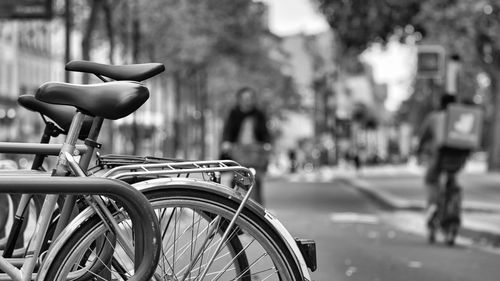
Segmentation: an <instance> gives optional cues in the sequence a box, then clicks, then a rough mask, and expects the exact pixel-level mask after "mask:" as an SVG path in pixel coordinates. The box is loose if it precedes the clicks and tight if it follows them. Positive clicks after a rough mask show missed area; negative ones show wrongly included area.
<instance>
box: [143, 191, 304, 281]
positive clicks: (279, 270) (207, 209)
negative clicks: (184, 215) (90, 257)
mask: <svg viewBox="0 0 500 281" xmlns="http://www.w3.org/2000/svg"><path fill="white" fill-rule="evenodd" d="M145 195H146V197H147V198H148V199H149V201H150V202H151V204H152V205H153V209H155V210H159V209H162V208H163V209H165V208H168V207H169V206H170V207H175V208H180V207H184V208H186V207H187V208H192V209H194V210H197V212H198V213H205V214H210V216H214V215H215V216H216V215H221V216H222V217H223V218H224V219H225V220H226V222H227V221H229V220H230V219H231V218H232V216H233V214H234V213H235V212H236V210H237V208H238V207H239V204H238V202H235V201H234V200H232V199H230V198H229V197H224V196H221V195H220V194H215V193H213V192H209V191H206V190H190V189H184V188H169V189H160V190H155V191H150V192H147V193H146V194H145ZM161 206H163V207H161ZM159 219H160V229H163V228H164V225H165V224H164V221H165V220H164V219H163V220H162V219H161V218H159ZM233 228H234V229H232V232H231V237H234V238H233V239H237V240H239V241H241V244H242V245H243V249H245V252H244V253H242V254H243V255H245V256H246V258H247V259H248V267H247V268H241V269H239V271H243V273H244V274H243V275H242V274H238V275H236V277H233V276H231V277H230V276H227V275H230V270H228V268H226V267H227V264H226V265H225V266H222V269H223V270H226V271H227V272H226V273H228V274H227V275H220V272H221V269H220V268H217V266H215V268H213V269H212V270H213V272H211V273H209V274H207V279H206V280H212V277H214V275H215V276H216V277H217V279H215V280H219V279H220V280H247V279H248V280H264V279H265V280H291V281H292V280H302V276H301V273H300V269H299V268H298V267H297V265H296V263H295V261H294V259H293V255H292V254H291V253H289V252H288V251H287V250H286V249H287V247H286V245H284V243H285V242H284V241H282V240H281V238H280V237H279V235H278V234H277V233H275V232H274V231H273V229H271V227H269V225H268V224H267V223H266V222H265V218H263V217H261V216H258V215H256V214H255V213H254V212H252V211H251V210H250V209H248V208H243V211H242V213H241V214H240V216H239V217H238V219H237V221H236V225H235V226H234V227H233ZM249 240H250V242H248V241H249ZM174 241H175V240H174ZM255 242H256V243H257V245H253V244H252V243H255ZM249 245H250V246H249ZM250 247H252V248H250ZM207 248H208V247H207ZM257 251H259V254H257V255H256V252H257ZM162 252H163V251H162ZM240 253H241V252H240ZM259 255H260V256H259ZM255 256H257V258H256V257H255ZM263 256H266V257H269V258H268V259H266V260H263V259H260V258H262V257H263ZM161 257H162V258H160V262H159V264H161V263H162V262H165V261H164V260H162V259H164V258H165V257H166V255H165V253H162V255H161ZM218 257H219V256H218ZM259 259H260V260H259ZM256 262H259V263H261V262H267V263H269V264H268V265H263V267H259V268H257V267H254V268H252V266H255V265H256ZM200 263H201V264H202V262H200ZM166 264H168V260H167V263H166ZM219 266H220V265H219ZM235 266H241V264H235ZM267 266H269V268H266V267H267ZM271 268H272V269H271ZM273 270H274V272H271V274H269V273H270V272H269V271H273ZM172 271H175V270H172ZM235 271H236V270H235ZM214 272H217V273H218V274H215V273H214ZM170 273H171V274H172V275H173V277H174V279H173V280H176V279H175V277H183V275H185V274H187V273H186V272H182V270H181V271H180V272H170ZM191 273H192V272H191ZM226 273H224V274H226ZM209 275H210V278H208V276H209ZM219 275H220V276H219ZM190 277H191V278H193V277H192V276H190ZM179 280H181V279H179ZM190 280H198V279H196V278H195V279H190ZM202 280H205V279H202Z"/></svg>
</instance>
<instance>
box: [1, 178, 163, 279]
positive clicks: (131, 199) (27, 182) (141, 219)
mask: <svg viewBox="0 0 500 281" xmlns="http://www.w3.org/2000/svg"><path fill="white" fill-rule="evenodd" d="M0 193H24V194H26V193H29V194H74V195H81V194H89V195H102V196H106V197H109V198H112V199H113V200H117V201H120V202H122V203H123V207H124V209H125V210H126V211H127V212H128V214H129V215H130V218H131V220H132V224H133V225H134V231H137V232H136V233H142V235H135V236H134V242H135V247H136V251H135V253H136V257H135V260H136V261H139V265H138V266H137V268H136V270H135V274H134V276H132V278H131V279H130V280H135V281H136V280H141V281H142V280H149V278H151V276H152V275H153V273H154V271H155V267H152V266H151V265H152V264H157V263H158V260H159V256H160V247H161V244H159V243H160V241H161V236H160V230H159V225H158V221H157V219H156V215H155V213H154V211H153V210H152V209H151V207H150V204H149V202H148V200H147V199H146V198H145V197H144V196H143V195H142V193H141V192H140V191H138V190H136V189H135V188H133V187H132V186H130V185H129V184H127V183H125V182H122V181H118V180H113V179H109V178H97V177H92V178H88V177H29V178H26V177H21V176H2V180H1V181H0Z"/></svg>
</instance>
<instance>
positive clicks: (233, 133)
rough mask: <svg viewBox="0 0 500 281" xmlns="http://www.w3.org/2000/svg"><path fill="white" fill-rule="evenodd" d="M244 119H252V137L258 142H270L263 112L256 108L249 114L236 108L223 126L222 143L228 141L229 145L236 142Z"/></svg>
mask: <svg viewBox="0 0 500 281" xmlns="http://www.w3.org/2000/svg"><path fill="white" fill-rule="evenodd" d="M245 118H254V124H255V126H254V135H255V139H256V140H257V141H258V142H260V143H269V142H271V134H270V133H269V130H268V128H267V119H266V116H265V114H264V112H262V111H261V110H259V109H256V108H255V109H253V110H251V111H249V112H242V111H241V110H240V109H239V108H238V107H236V108H234V109H232V110H231V112H230V113H229V116H228V118H227V120H226V123H225V125H224V130H223V133H222V141H228V142H231V143H235V142H237V141H238V137H239V134H240V130H241V124H242V123H243V121H244V120H245Z"/></svg>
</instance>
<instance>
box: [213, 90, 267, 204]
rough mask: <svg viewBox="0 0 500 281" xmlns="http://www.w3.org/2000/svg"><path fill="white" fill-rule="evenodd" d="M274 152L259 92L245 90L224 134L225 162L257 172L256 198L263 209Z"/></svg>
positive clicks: (223, 150) (230, 113) (238, 100)
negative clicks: (266, 177)
mask: <svg viewBox="0 0 500 281" xmlns="http://www.w3.org/2000/svg"><path fill="white" fill-rule="evenodd" d="M270 150H271V134H270V132H269V129H268V127H267V116H266V114H265V113H264V111H263V110H261V109H260V108H259V107H258V106H257V92H256V91H255V90H254V89H253V88H250V87H243V88H241V89H239V90H238V91H237V93H236V105H235V106H234V107H233V108H232V109H231V111H230V112H229V115H228V117H227V119H226V122H225V124H224V129H223V133H222V149H221V159H233V160H235V161H237V162H239V163H240V164H241V165H243V166H248V167H252V168H254V169H255V170H256V172H257V174H256V177H255V186H254V188H253V192H252V198H253V199H254V200H255V201H257V202H259V203H260V204H262V205H263V198H262V177H263V176H264V174H265V173H266V170H267V165H268V162H269V153H270Z"/></svg>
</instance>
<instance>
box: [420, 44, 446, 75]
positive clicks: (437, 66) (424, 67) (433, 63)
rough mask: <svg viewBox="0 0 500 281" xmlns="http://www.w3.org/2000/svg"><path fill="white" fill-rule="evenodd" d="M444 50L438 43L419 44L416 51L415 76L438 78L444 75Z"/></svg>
mask: <svg viewBox="0 0 500 281" xmlns="http://www.w3.org/2000/svg"><path fill="white" fill-rule="evenodd" d="M444 71H445V50H444V48H443V46H440V45H420V46H418V53H417V77H418V78H434V79H439V78H442V77H443V76H444Z"/></svg>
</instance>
